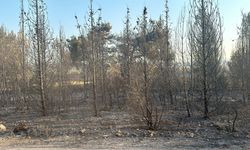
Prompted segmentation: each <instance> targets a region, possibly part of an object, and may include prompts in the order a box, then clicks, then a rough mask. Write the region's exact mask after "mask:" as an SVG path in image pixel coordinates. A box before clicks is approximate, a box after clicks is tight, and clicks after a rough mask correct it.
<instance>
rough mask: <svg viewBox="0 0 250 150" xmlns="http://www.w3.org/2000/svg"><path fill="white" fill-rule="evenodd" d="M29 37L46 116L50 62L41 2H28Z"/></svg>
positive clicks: (33, 0) (48, 40)
mask: <svg viewBox="0 0 250 150" xmlns="http://www.w3.org/2000/svg"><path fill="white" fill-rule="evenodd" d="M29 9H30V10H29V11H30V12H29V14H28V15H29V16H28V25H29V35H30V39H31V49H32V51H33V60H34V64H35V81H36V84H37V85H38V91H39V93H40V102H41V109H42V115H43V116H45V115H47V108H46V102H47V101H48V93H47V92H48V89H47V87H48V82H47V81H48V78H47V69H48V61H49V60H51V52H50V49H49V48H50V47H49V44H50V41H51V35H50V28H49V26H48V20H47V12H46V9H47V8H46V4H45V3H44V1H43V0H31V1H29Z"/></svg>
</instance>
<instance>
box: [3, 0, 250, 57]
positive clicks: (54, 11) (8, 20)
mask: <svg viewBox="0 0 250 150" xmlns="http://www.w3.org/2000/svg"><path fill="white" fill-rule="evenodd" d="M24 1H28V0H24ZM44 1H45V2H46V4H47V7H48V18H49V23H50V26H51V27H52V28H53V30H54V32H55V34H56V33H58V31H59V28H60V26H63V28H64V32H65V34H66V36H67V37H70V36H72V35H77V34H78V31H77V28H76V21H75V18H74V16H75V15H77V16H78V18H79V21H80V23H84V20H85V19H84V18H85V16H86V14H87V11H88V8H89V0H44ZM164 1H165V0H94V2H93V7H94V9H95V10H97V9H98V8H102V16H103V20H104V21H106V22H110V23H111V24H112V32H113V33H120V32H121V30H122V28H123V26H124V25H123V22H124V20H125V19H124V18H125V15H126V8H127V7H129V8H130V11H131V19H132V22H133V23H135V21H136V18H137V17H138V16H140V15H141V14H142V10H143V7H144V6H147V7H148V13H149V17H150V18H152V19H158V18H159V16H160V15H161V14H163V13H164ZM215 1H217V0H215ZM185 4H186V5H188V4H189V0H169V17H170V25H171V28H172V29H174V28H175V26H176V23H177V20H178V16H179V14H180V11H181V10H182V8H183V7H184V5H185ZM218 5H219V9H220V13H221V16H222V19H223V30H224V51H225V54H226V59H229V58H230V55H231V52H232V50H233V47H234V45H235V42H233V40H235V39H236V38H237V26H240V23H241V14H242V12H250V0H218ZM25 9H26V10H27V6H25ZM0 14H1V15H0V24H2V25H4V26H5V27H6V29H7V30H8V31H12V30H13V31H14V32H17V31H18V30H19V14H20V0H1V5H0Z"/></svg>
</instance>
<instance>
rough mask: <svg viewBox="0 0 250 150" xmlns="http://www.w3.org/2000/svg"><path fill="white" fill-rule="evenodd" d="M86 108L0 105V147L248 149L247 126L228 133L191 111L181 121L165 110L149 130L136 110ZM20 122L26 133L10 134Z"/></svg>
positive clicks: (15, 149) (52, 149)
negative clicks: (60, 110) (53, 110)
mask: <svg viewBox="0 0 250 150" xmlns="http://www.w3.org/2000/svg"><path fill="white" fill-rule="evenodd" d="M84 109H85V110H84ZM90 109H91V108H89V107H87V105H86V107H82V108H80V109H79V110H78V111H76V110H74V111H72V112H75V113H65V114H61V115H54V116H48V117H40V116H39V115H38V114H32V115H27V114H26V115H23V114H18V113H15V111H14V109H12V108H9V109H7V110H4V111H3V112H0V116H1V118H0V119H1V120H2V122H3V123H4V124H5V126H6V127H7V131H6V132H2V133H0V149H1V150H29V149H35V150H40V149H48V150H59V149H60V150H61V149H68V150H80V149H81V150H82V149H126V150H127V149H143V150H144V149H164V150H165V149H170V150H174V149H192V150H193V149H237V150H238V149H250V134H249V133H250V132H249V131H243V130H242V131H237V132H233V133H232V132H228V131H226V130H223V129H222V128H219V127H218V125H216V124H215V123H214V121H212V120H204V119H202V118H199V117H195V116H194V117H192V118H188V119H187V118H183V119H182V120H181V121H180V119H178V118H176V114H175V112H174V111H167V112H166V113H165V114H164V117H163V121H162V128H161V129H159V130H158V131H150V130H147V128H146V127H145V126H144V125H143V123H142V122H141V120H140V119H139V117H138V116H137V115H134V114H131V113H128V112H126V111H121V110H118V109H116V110H112V111H101V112H100V116H99V117H92V115H91V113H87V112H91V110H90ZM83 110H84V111H83ZM38 116H39V117H38ZM19 122H23V123H25V124H26V125H27V126H28V127H29V129H30V130H29V131H28V135H26V134H21V135H14V134H13V132H12V131H13V129H14V127H15V126H16V125H17V124H18V123H19Z"/></svg>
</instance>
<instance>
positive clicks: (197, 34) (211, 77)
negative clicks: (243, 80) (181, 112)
mask: <svg viewBox="0 0 250 150" xmlns="http://www.w3.org/2000/svg"><path fill="white" fill-rule="evenodd" d="M189 30H190V31H189V43H190V48H191V49H192V54H193V69H194V73H195V77H196V78H195V80H196V83H197V85H196V89H197V90H198V89H201V90H198V91H200V92H201V93H202V94H201V96H202V99H203V102H204V118H208V117H209V110H208V106H209V99H210V98H211V96H213V95H215V94H216V93H217V92H218V91H219V90H221V89H222V87H221V85H220V84H218V81H219V80H220V79H221V78H222V77H223V74H222V69H221V68H222V65H221V57H222V40H223V38H222V35H223V34H222V22H221V18H220V13H219V9H218V6H217V4H216V3H215V2H214V1H212V0H193V1H192V3H191V9H190V27H189Z"/></svg>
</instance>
